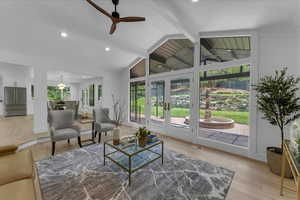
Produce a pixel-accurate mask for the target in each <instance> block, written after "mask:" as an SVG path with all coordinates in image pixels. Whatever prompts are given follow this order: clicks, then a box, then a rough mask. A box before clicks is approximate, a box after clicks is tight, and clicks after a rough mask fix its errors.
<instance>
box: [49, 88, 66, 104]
mask: <svg viewBox="0 0 300 200" xmlns="http://www.w3.org/2000/svg"><path fill="white" fill-rule="evenodd" d="M47 89H48V100H49V101H66V100H69V99H70V97H71V91H70V88H69V87H66V88H64V89H63V91H62V90H60V89H58V87H56V86H48V88H47Z"/></svg>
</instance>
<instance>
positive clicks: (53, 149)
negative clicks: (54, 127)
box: [52, 142, 55, 156]
mask: <svg viewBox="0 0 300 200" xmlns="http://www.w3.org/2000/svg"><path fill="white" fill-rule="evenodd" d="M54 153H55V142H52V156H54Z"/></svg>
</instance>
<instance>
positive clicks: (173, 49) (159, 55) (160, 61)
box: [150, 39, 194, 75]
mask: <svg viewBox="0 0 300 200" xmlns="http://www.w3.org/2000/svg"><path fill="white" fill-rule="evenodd" d="M193 66H194V44H193V43H192V42H191V41H190V40H188V39H172V40H168V41H167V42H165V43H164V44H163V45H161V46H160V47H159V48H158V49H156V50H155V51H154V52H153V53H151V54H150V75H151V74H158V73H163V72H171V71H176V70H181V69H187V68H192V67H193Z"/></svg>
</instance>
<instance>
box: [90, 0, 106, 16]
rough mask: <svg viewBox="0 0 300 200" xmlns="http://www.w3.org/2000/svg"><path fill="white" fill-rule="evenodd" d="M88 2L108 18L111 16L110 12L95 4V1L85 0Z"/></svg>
mask: <svg viewBox="0 0 300 200" xmlns="http://www.w3.org/2000/svg"><path fill="white" fill-rule="evenodd" d="M86 1H87V2H88V3H89V4H91V5H92V6H93V7H94V8H96V9H97V10H98V11H100V12H101V13H103V14H104V15H106V16H107V17H109V18H112V16H111V14H109V13H108V12H107V11H106V10H104V9H103V8H100V7H99V6H98V5H97V4H95V2H93V1H92V0H86Z"/></svg>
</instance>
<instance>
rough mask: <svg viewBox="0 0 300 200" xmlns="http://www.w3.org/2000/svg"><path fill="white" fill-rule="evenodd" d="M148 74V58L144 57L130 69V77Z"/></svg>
mask: <svg viewBox="0 0 300 200" xmlns="http://www.w3.org/2000/svg"><path fill="white" fill-rule="evenodd" d="M144 76H146V60H145V59H143V60H141V61H140V62H138V63H137V64H136V65H135V66H133V67H132V68H131V69H130V78H140V77H144Z"/></svg>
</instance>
